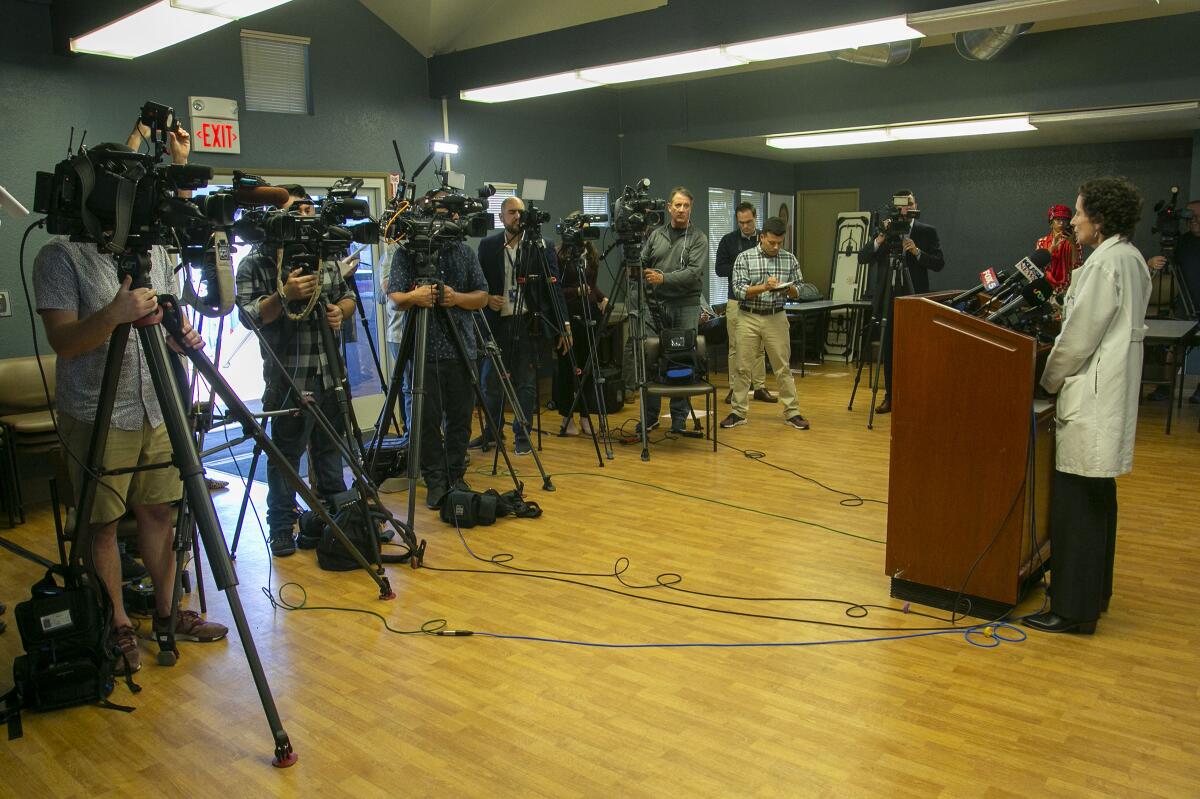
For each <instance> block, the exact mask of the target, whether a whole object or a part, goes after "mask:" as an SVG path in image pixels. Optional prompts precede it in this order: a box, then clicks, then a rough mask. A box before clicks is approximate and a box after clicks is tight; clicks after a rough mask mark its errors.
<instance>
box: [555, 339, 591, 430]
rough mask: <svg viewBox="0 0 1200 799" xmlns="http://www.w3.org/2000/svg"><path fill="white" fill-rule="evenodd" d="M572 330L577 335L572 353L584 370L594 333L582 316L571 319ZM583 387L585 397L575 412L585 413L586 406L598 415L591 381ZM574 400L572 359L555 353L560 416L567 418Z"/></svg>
mask: <svg viewBox="0 0 1200 799" xmlns="http://www.w3.org/2000/svg"><path fill="white" fill-rule="evenodd" d="M571 330H572V331H573V332H574V333H575V335H574V336H573V337H572V344H571V353H572V354H573V355H574V356H575V364H576V366H578V367H579V368H580V369H582V368H583V367H584V366H585V365H587V360H588V353H589V352H591V349H590V347H591V343H590V341H589V337H590V336H591V335H592V331H591V330H589V329H588V326H587V323H586V322H584V320H583V317H582V316H572V317H571ZM597 366H598V364H597ZM583 386H584V388H583V396H582V397H580V401H579V402H578V403H577V404H576V406H575V412H576V413H583V409H584V406H585V405H586V406H587V410H588V413H590V414H595V413H598V410H597V408H596V390H595V389H594V388H593V387H592V381H591V379H590V378H587V379H585V380H584V381H583ZM573 399H575V373H574V372H573V371H572V370H571V359H570V358H569V357H567V355H566V354H565V353H561V352H559V353H555V370H554V407H555V408H557V409H558V413H559V415H560V416H566V415H567V412H568V411H570V410H571V401H572V400H573Z"/></svg>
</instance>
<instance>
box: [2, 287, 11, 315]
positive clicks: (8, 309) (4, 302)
mask: <svg viewBox="0 0 1200 799" xmlns="http://www.w3.org/2000/svg"><path fill="white" fill-rule="evenodd" d="M0 316H12V307H11V306H10V305H9V304H8V292H7V291H0Z"/></svg>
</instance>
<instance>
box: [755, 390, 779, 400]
mask: <svg viewBox="0 0 1200 799" xmlns="http://www.w3.org/2000/svg"><path fill="white" fill-rule="evenodd" d="M754 399H756V400H758V401H759V402H779V397H776V396H775V395H774V394H772V393H771V392H770V391H767V390H766V389H765V388H756V389H754Z"/></svg>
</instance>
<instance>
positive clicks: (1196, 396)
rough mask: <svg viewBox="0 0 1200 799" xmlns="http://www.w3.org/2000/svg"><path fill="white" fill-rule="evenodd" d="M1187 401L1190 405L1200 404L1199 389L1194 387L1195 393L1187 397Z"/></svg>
mask: <svg viewBox="0 0 1200 799" xmlns="http://www.w3.org/2000/svg"><path fill="white" fill-rule="evenodd" d="M1188 402H1189V403H1190V404H1192V405H1200V389H1196V393H1195V394H1193V395H1192V396H1190V397H1188Z"/></svg>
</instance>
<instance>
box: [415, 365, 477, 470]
mask: <svg viewBox="0 0 1200 799" xmlns="http://www.w3.org/2000/svg"><path fill="white" fill-rule="evenodd" d="M474 407H475V394H474V392H473V391H472V389H471V378H470V376H469V375H468V374H467V371H466V367H464V366H463V365H462V364H461V363H459V362H458V361H457V360H448V361H429V362H427V363H426V364H425V404H424V407H423V408H422V410H421V417H422V418H421V475H422V476H423V477H424V478H425V484H426V485H428V486H431V487H432V486H450V485H451V484H453V483H454V481H455V480H458V479H459V478H461V477H462V476H463V474H464V472H465V471H466V467H465V466H464V464H463V461H464V460H465V459H466V456H467V442H468V441H470V439H471V411H472V409H474ZM443 430H444V434H443Z"/></svg>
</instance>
